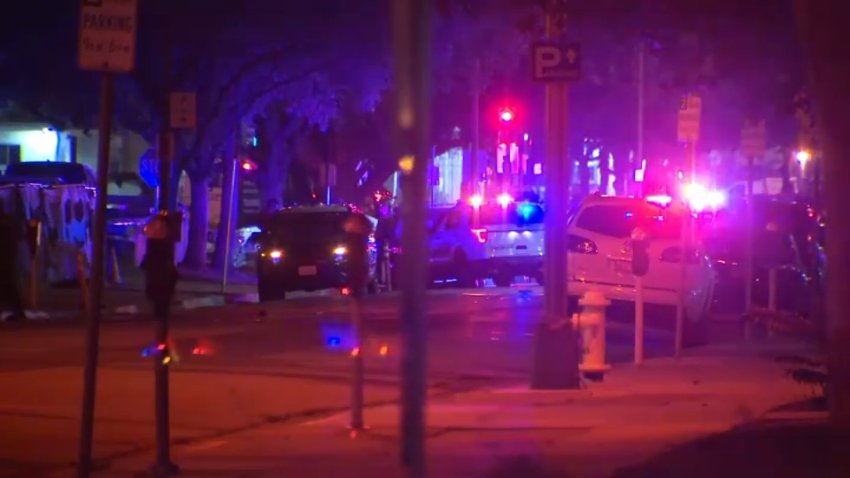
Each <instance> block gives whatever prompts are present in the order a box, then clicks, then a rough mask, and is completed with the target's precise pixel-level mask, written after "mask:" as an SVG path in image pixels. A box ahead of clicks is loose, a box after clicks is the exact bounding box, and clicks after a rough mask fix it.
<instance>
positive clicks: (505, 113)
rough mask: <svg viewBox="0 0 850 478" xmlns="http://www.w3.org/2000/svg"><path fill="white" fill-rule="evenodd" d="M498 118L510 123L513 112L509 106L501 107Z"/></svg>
mask: <svg viewBox="0 0 850 478" xmlns="http://www.w3.org/2000/svg"><path fill="white" fill-rule="evenodd" d="M499 119H500V120H502V121H504V122H505V123H510V122H511V121H512V120H513V119H514V112H513V111H512V110H511V109H510V108H503V109H502V110H501V111H499Z"/></svg>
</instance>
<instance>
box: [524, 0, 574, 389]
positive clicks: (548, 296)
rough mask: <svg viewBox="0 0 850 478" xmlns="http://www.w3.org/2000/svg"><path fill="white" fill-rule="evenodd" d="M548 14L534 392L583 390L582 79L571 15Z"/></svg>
mask: <svg viewBox="0 0 850 478" xmlns="http://www.w3.org/2000/svg"><path fill="white" fill-rule="evenodd" d="M550 7H551V8H550V11H549V12H547V15H546V37H547V41H548V42H551V43H544V44H539V45H535V46H532V67H533V76H534V79H536V80H540V81H546V82H547V83H546V86H545V102H546V104H545V112H544V119H545V126H546V156H545V161H546V162H545V171H544V174H545V177H544V181H545V187H546V191H545V205H546V217H545V219H544V228H543V231H544V238H543V241H544V243H545V245H546V254H545V256H544V262H543V275H544V281H543V299H544V321H543V322H542V323H540V324H538V326H537V329H536V330H535V336H534V353H533V358H532V360H533V367H532V375H531V388H534V389H572V388H578V387H579V385H580V380H579V373H578V350H577V349H578V344H577V337H576V335H575V332H574V330H573V326H572V322H571V321H570V320H568V317H567V309H568V296H567V293H566V292H567V235H566V227H565V225H566V223H567V221H566V213H567V210H568V209H569V191H570V183H571V181H570V176H571V175H570V173H571V169H572V168H570V166H569V158H568V147H567V146H568V144H567V129H568V128H567V117H568V110H569V84H568V82H569V81H573V80H576V79H578V77H579V75H580V57H579V49H578V46H577V45H568V46H567V47H566V48H564V47H563V46H562V45H559V44H558V43H557V42H558V41H560V39H561V37H562V35H563V23H564V21H565V19H566V15H565V13H564V11H563V8H562V4H561V3H560V2H553V3H552V4H550Z"/></svg>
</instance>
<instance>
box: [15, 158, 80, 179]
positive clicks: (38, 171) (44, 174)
mask: <svg viewBox="0 0 850 478" xmlns="http://www.w3.org/2000/svg"><path fill="white" fill-rule="evenodd" d="M6 176H9V177H20V178H32V179H48V180H51V181H58V182H62V183H66V184H85V183H86V173H85V171H84V170H83V167H82V165H79V164H75V163H52V162H31V163H28V162H24V163H15V164H10V165H9V166H8V167H7V168H6Z"/></svg>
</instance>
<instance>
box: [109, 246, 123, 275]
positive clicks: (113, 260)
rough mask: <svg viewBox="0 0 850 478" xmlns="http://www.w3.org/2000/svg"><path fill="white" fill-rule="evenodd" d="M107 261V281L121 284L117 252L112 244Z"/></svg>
mask: <svg viewBox="0 0 850 478" xmlns="http://www.w3.org/2000/svg"><path fill="white" fill-rule="evenodd" d="M109 263H110V266H111V268H110V271H109V272H110V274H109V281H110V282H111V283H112V284H121V283H122V282H123V279H122V278H121V268H120V267H119V265H118V252H117V251H116V250H115V246H114V245H113V246H112V247H111V248H109Z"/></svg>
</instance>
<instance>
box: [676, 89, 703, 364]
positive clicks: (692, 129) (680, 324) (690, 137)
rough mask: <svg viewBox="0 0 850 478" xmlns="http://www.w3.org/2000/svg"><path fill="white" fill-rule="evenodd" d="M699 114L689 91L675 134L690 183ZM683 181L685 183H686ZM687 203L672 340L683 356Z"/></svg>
mask: <svg viewBox="0 0 850 478" xmlns="http://www.w3.org/2000/svg"><path fill="white" fill-rule="evenodd" d="M701 115H702V98H700V97H699V96H698V95H694V94H689V95H687V96H685V97H683V98H682V101H681V103H680V104H679V114H678V122H677V128H676V136H677V137H678V139H679V141H681V142H684V143H685V144H686V146H687V161H688V171H690V173H689V175H690V176H689V178H688V181H687V183H693V182H694V181H695V179H696V142H697V141H698V140H699V130H700V117H701ZM687 183H686V184H687ZM692 215H693V214H692V211H691V208H690V204H685V205H684V215H683V218H682V241H681V244H682V245H681V254H680V256H679V260H680V261H681V262H682V269H681V273H682V275H681V283H680V290H679V301H678V304H677V307H676V336H675V343H674V350H675V352H674V353H675V356H676V357H677V358H679V357H681V356H682V348H683V345H684V335H685V320H686V307H687V299H688V260H689V259H690V258H691V256H692V255H693V254H692V248H693V244H692V241H693V239H694V238H693V237H692V236H693V226H694V224H693V221H692Z"/></svg>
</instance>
